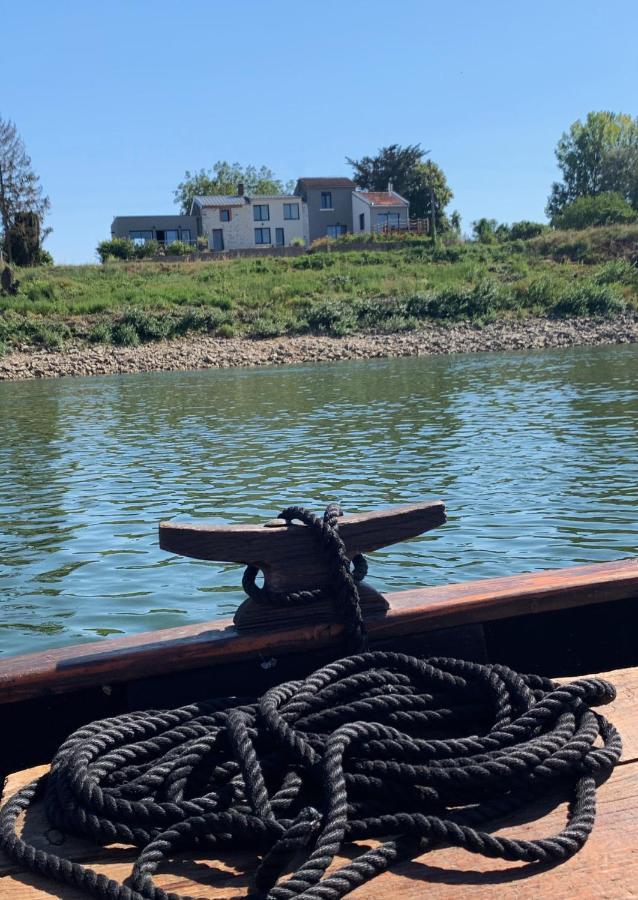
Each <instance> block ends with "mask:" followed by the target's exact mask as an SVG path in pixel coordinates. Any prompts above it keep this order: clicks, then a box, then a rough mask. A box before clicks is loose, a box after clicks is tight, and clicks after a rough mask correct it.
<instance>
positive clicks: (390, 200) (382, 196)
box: [357, 191, 406, 206]
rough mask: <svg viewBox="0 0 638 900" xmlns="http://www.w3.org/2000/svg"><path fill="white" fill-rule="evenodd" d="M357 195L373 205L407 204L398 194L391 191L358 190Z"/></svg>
mask: <svg viewBox="0 0 638 900" xmlns="http://www.w3.org/2000/svg"><path fill="white" fill-rule="evenodd" d="M357 196H359V197H362V198H363V199H364V200H367V201H368V202H369V203H372V205H373V206H405V205H406V204H405V201H404V200H402V199H401V197H399V196H398V194H395V193H390V192H389V191H357Z"/></svg>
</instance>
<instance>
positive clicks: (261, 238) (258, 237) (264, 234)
mask: <svg viewBox="0 0 638 900" xmlns="http://www.w3.org/2000/svg"><path fill="white" fill-rule="evenodd" d="M267 208H268V207H266V209H267ZM255 243H256V244H270V228H255Z"/></svg>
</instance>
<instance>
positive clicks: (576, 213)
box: [552, 193, 638, 229]
mask: <svg viewBox="0 0 638 900" xmlns="http://www.w3.org/2000/svg"><path fill="white" fill-rule="evenodd" d="M636 220H638V213H637V212H636V210H635V209H634V208H633V207H632V206H630V204H629V203H627V201H626V200H625V199H624V197H621V195H620V194H615V193H606V194H596V195H595V196H594V197H579V198H578V200H574V202H573V203H570V204H569V205H568V206H566V207H565V208H564V209H563V211H562V212H561V213H560V214H558V215H556V216H554V218H553V219H552V225H555V226H556V228H576V229H581V228H590V227H592V226H601V225H618V224H627V223H628V222H635V221H636Z"/></svg>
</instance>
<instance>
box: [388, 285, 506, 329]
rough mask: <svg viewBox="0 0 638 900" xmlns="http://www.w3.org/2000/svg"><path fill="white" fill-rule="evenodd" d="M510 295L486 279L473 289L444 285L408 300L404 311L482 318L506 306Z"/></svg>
mask: <svg viewBox="0 0 638 900" xmlns="http://www.w3.org/2000/svg"><path fill="white" fill-rule="evenodd" d="M508 300H509V298H508V297H507V295H506V294H504V292H503V291H502V289H501V288H499V286H498V285H497V284H495V283H494V282H492V281H490V280H489V279H484V280H482V281H479V283H478V284H476V285H474V287H473V288H463V287H459V288H445V289H444V290H442V291H438V292H437V291H432V292H430V293H428V294H416V295H414V296H413V297H410V299H409V300H408V301H407V304H406V314H407V316H408V317H414V318H416V319H424V318H431V319H484V318H486V317H489V316H491V315H493V314H494V313H495V312H496V311H497V310H499V309H502V308H503V307H504V306H506V305H507V302H508Z"/></svg>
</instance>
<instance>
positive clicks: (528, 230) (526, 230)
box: [509, 219, 547, 241]
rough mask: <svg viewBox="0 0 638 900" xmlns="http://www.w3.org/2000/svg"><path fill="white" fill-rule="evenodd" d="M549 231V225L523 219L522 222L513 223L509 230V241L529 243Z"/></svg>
mask: <svg viewBox="0 0 638 900" xmlns="http://www.w3.org/2000/svg"><path fill="white" fill-rule="evenodd" d="M546 229H547V225H543V224H542V223H541V222H528V221H527V220H525V219H523V220H522V221H521V222H512V225H511V227H510V230H509V240H511V241H528V240H529V239H530V238H534V237H538V235H539V234H542V233H543V232H544V231H545V230H546Z"/></svg>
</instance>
